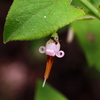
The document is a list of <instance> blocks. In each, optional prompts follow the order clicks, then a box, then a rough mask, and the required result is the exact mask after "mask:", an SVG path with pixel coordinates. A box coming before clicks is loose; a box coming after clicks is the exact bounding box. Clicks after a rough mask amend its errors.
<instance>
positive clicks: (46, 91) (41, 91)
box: [35, 81, 68, 100]
mask: <svg viewBox="0 0 100 100" xmlns="http://www.w3.org/2000/svg"><path fill="white" fill-rule="evenodd" d="M35 100H68V99H67V98H65V97H64V96H63V95H62V94H61V93H59V92H58V91H57V90H55V89H54V88H52V87H51V86H50V85H48V84H46V85H45V87H44V88H43V87H42V81H39V82H38V84H37V87H36V94H35Z"/></svg>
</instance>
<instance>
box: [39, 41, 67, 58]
mask: <svg viewBox="0 0 100 100" xmlns="http://www.w3.org/2000/svg"><path fill="white" fill-rule="evenodd" d="M39 52H40V53H45V54H46V55H49V56H57V57H58V58H62V57H63V56H64V55H65V53H64V51H62V50H60V43H59V42H58V41H57V43H55V41H50V40H49V41H48V42H47V43H46V46H45V47H44V46H41V47H40V48H39Z"/></svg>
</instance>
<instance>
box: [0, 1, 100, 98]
mask: <svg viewBox="0 0 100 100" xmlns="http://www.w3.org/2000/svg"><path fill="white" fill-rule="evenodd" d="M11 4H12V0H0V98H1V99H0V100H33V97H34V93H35V87H36V82H37V80H38V79H43V74H44V70H45V63H46V60H44V61H40V60H38V59H37V58H36V56H34V55H32V54H31V53H32V51H31V50H30V47H29V44H30V42H29V41H12V42H8V43H6V44H4V43H3V29H4V23H5V18H6V15H7V12H8V10H9V8H10V5H11ZM66 37H67V29H66V30H64V31H63V33H62V34H60V40H61V41H60V42H61V49H62V50H64V51H65V54H66V55H65V56H64V57H63V58H62V59H58V58H55V61H54V64H53V68H52V71H51V73H50V77H49V79H48V80H47V82H48V83H49V84H50V85H52V86H53V87H54V88H56V89H57V90H59V91H60V92H61V93H63V94H64V95H65V96H66V97H68V98H69V100H100V76H99V74H98V72H97V71H96V70H95V69H94V68H89V67H88V66H87V62H86V58H85V55H84V53H83V51H82V49H81V47H80V45H79V44H78V41H77V39H76V38H74V40H73V42H72V43H70V44H68V43H66ZM37 50H38V49H37ZM33 51H34V50H33ZM48 92H49V91H48Z"/></svg>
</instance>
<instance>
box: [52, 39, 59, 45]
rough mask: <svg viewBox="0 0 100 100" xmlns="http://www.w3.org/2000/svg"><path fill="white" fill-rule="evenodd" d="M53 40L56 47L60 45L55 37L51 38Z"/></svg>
mask: <svg viewBox="0 0 100 100" xmlns="http://www.w3.org/2000/svg"><path fill="white" fill-rule="evenodd" d="M51 39H52V40H53V41H54V42H55V44H56V45H57V44H58V41H57V40H56V39H55V38H54V37H51Z"/></svg>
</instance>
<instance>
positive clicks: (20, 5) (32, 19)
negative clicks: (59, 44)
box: [4, 0, 85, 43]
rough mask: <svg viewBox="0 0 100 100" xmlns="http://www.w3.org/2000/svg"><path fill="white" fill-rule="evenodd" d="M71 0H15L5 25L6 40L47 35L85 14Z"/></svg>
mask: <svg viewBox="0 0 100 100" xmlns="http://www.w3.org/2000/svg"><path fill="white" fill-rule="evenodd" d="M84 14H85V13H84V11H83V10H82V9H79V8H75V7H73V6H71V5H70V0H14V2H13V4H12V6H11V8H10V11H9V13H8V16H7V18H6V23H5V27H4V42H5V43H6V42H8V41H11V40H33V39H39V38H42V37H45V36H47V35H49V34H51V33H52V32H55V31H57V30H58V29H59V28H61V27H63V26H64V25H67V24H69V23H70V22H72V21H74V20H75V19H76V18H79V17H81V16H83V15H84Z"/></svg>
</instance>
